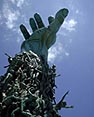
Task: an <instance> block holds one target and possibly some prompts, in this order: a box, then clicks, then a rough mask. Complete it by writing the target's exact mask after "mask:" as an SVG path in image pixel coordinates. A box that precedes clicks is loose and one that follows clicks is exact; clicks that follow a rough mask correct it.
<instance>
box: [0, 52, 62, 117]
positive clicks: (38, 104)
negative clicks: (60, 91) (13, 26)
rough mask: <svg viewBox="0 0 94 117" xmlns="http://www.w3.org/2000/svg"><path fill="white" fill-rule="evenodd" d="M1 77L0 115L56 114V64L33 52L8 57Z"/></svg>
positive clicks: (38, 116) (48, 116) (39, 116)
mask: <svg viewBox="0 0 94 117" xmlns="http://www.w3.org/2000/svg"><path fill="white" fill-rule="evenodd" d="M9 62H10V64H9V66H8V69H7V72H6V74H5V75H4V76H1V78H0V91H1V92H0V93H1V94H0V112H1V113H0V117H10V116H11V117H53V116H54V117H59V116H60V115H59V114H58V111H57V110H56V109H55V104H56V103H55V97H54V94H55V77H56V68H55V66H54V65H53V66H52V67H51V68H50V67H49V66H48V64H46V63H44V62H43V61H42V60H41V59H40V58H39V57H38V56H37V55H36V54H34V53H33V52H31V51H29V52H23V53H21V54H17V55H16V56H15V57H14V58H11V57H10V58H9Z"/></svg>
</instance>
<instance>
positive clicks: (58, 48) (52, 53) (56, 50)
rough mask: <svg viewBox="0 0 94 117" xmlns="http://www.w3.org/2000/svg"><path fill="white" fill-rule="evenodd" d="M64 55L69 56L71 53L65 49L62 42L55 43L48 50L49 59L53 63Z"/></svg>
mask: <svg viewBox="0 0 94 117" xmlns="http://www.w3.org/2000/svg"><path fill="white" fill-rule="evenodd" d="M63 55H66V56H69V53H68V52H66V51H65V49H64V48H63V45H62V44H61V43H57V44H55V45H54V46H53V47H51V48H50V49H49V51H48V61H49V62H51V63H53V62H54V61H55V60H56V59H60V58H62V57H63Z"/></svg>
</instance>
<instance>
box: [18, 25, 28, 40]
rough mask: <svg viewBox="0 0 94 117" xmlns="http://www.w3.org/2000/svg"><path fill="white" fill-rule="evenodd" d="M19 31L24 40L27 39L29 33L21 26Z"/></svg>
mask: <svg viewBox="0 0 94 117" xmlns="http://www.w3.org/2000/svg"><path fill="white" fill-rule="evenodd" d="M20 30H21V32H22V34H23V36H24V38H25V39H26V40H27V39H29V37H30V34H29V32H28V31H27V29H26V27H25V26H24V25H23V24H21V25H20Z"/></svg>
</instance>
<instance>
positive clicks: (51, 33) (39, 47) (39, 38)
mask: <svg viewBox="0 0 94 117" xmlns="http://www.w3.org/2000/svg"><path fill="white" fill-rule="evenodd" d="M67 15H68V9H66V8H64V9H61V10H59V11H58V12H57V13H56V15H55V18H54V17H52V16H50V17H48V22H49V26H48V27H45V25H44V24H43V21H42V19H41V17H40V15H39V14H37V13H35V14H34V18H30V20H29V23H30V26H31V28H32V31H33V33H32V34H31V35H30V34H29V33H28V31H27V29H26V27H25V26H24V25H23V24H21V25H20V29H21V32H22V34H23V36H24V38H25V41H24V42H23V43H22V45H21V52H23V51H29V50H31V51H32V52H34V53H36V54H37V55H38V56H40V57H42V58H43V59H44V60H45V61H47V57H48V49H49V48H50V47H51V46H52V45H53V44H54V43H55V42H56V33H57V32H58V30H59V28H60V26H61V25H62V24H63V22H64V19H65V17H66V16H67Z"/></svg>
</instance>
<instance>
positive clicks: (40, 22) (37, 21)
mask: <svg viewBox="0 0 94 117" xmlns="http://www.w3.org/2000/svg"><path fill="white" fill-rule="evenodd" d="M34 18H35V20H36V23H37V25H38V28H42V27H45V26H44V23H43V21H42V19H41V17H40V15H39V14H38V13H35V14H34Z"/></svg>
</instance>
